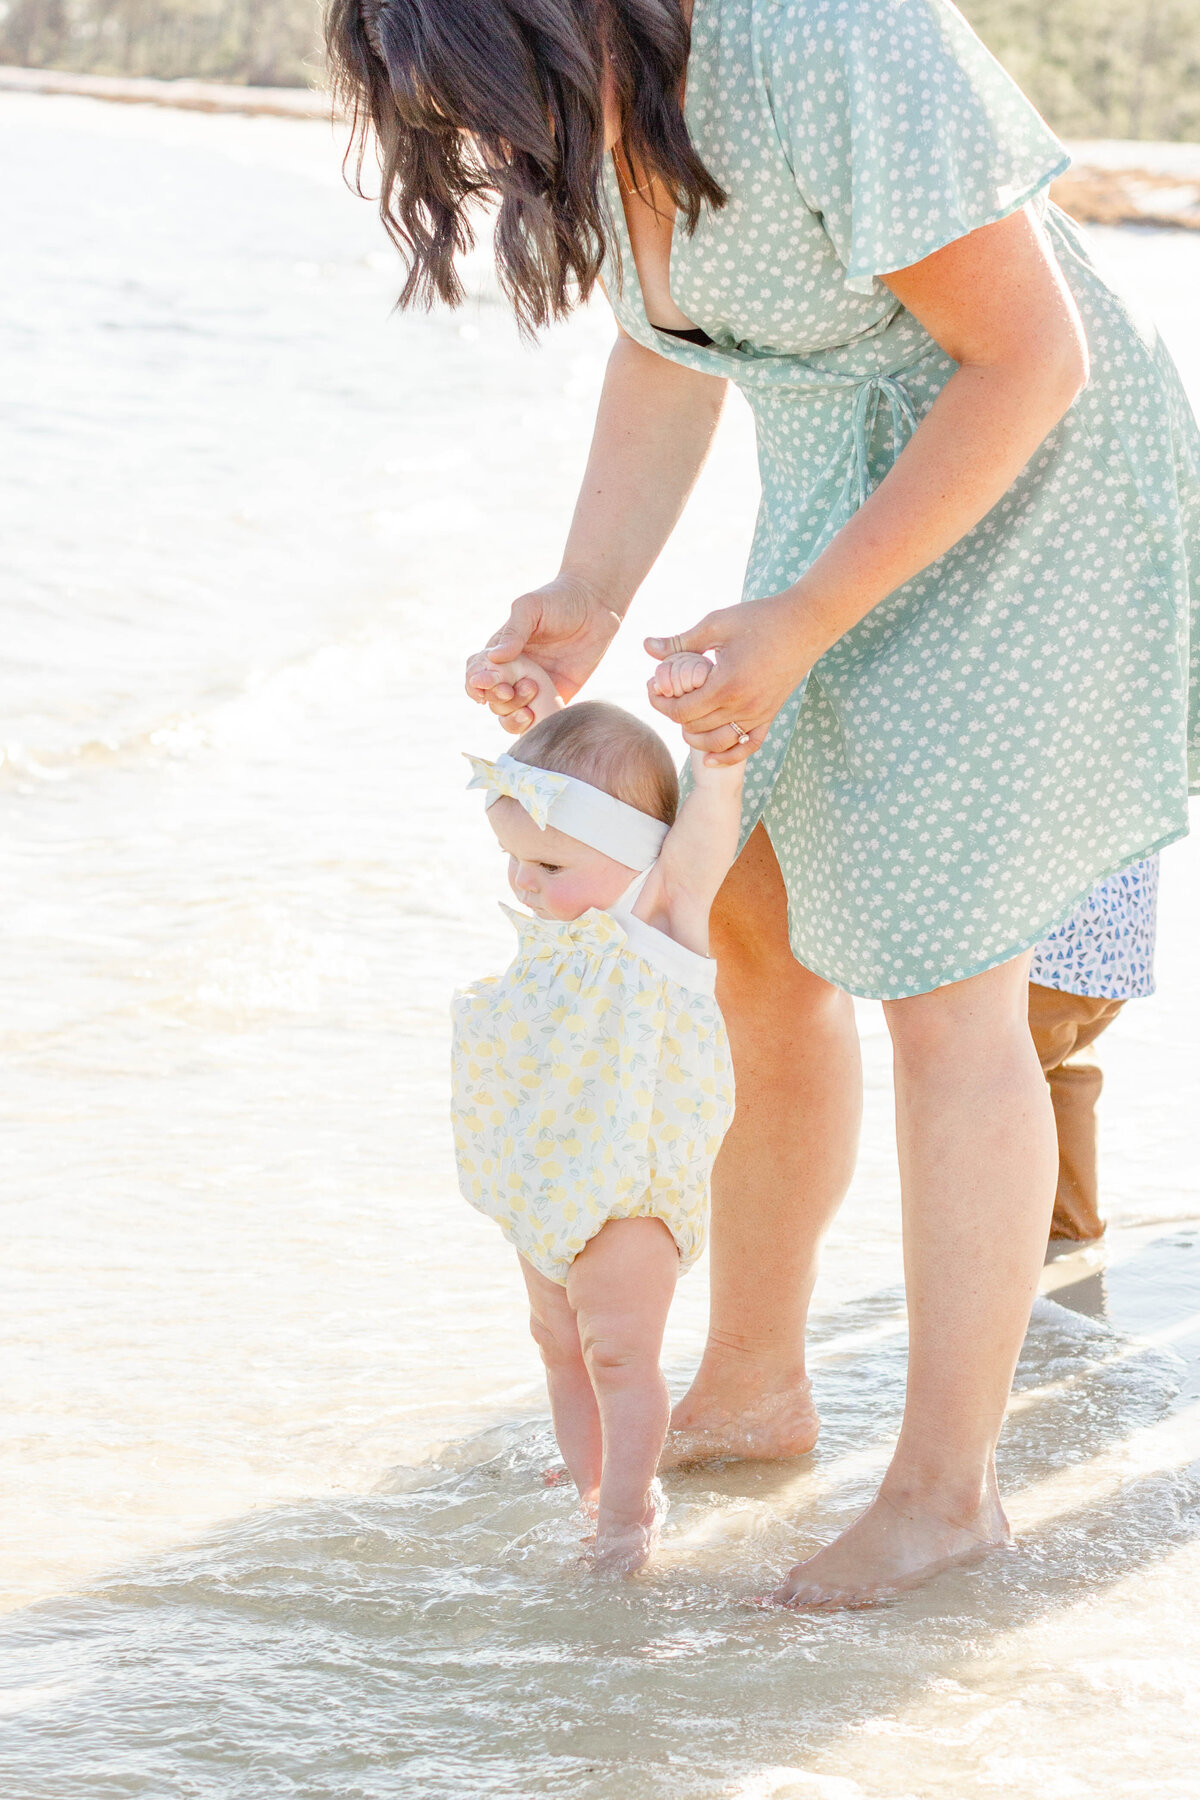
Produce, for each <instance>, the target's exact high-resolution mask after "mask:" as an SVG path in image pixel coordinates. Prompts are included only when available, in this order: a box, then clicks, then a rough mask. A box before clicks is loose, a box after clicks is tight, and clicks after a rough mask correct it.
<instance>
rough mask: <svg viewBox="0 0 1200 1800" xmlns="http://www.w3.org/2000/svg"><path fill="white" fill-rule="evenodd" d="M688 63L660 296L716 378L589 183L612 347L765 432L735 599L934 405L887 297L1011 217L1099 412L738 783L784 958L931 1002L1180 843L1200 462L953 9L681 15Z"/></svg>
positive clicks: (928, 354) (778, 4)
mask: <svg viewBox="0 0 1200 1800" xmlns="http://www.w3.org/2000/svg"><path fill="white" fill-rule="evenodd" d="M692 31H693V37H692V52H691V59H690V62H689V66H688V82H687V117H688V122H689V125H690V128H691V132H692V136H693V138H694V141H695V143H696V146H697V149H698V150H699V152H700V154H701V155H702V156H703V158H704V160H705V162H706V163H707V165H708V167H709V168H710V169H711V170H712V172H713V174H714V175H715V176H716V177H717V179H718V180H719V181H720V182H721V183H722V185H723V186H724V187H725V188H726V190H727V191H728V193H729V196H730V198H729V202H728V204H727V205H726V206H725V207H724V208H723V209H721V210H718V211H712V210H710V209H706V210H705V212H704V214H703V216H702V218H701V220H700V224H699V226H698V228H697V230H696V232H695V234H694V236H692V237H691V238H689V237H688V236H687V235H686V233H685V232H684V230H683V228H682V227H678V228H677V229H676V231H675V238H674V244H673V248H672V259H671V291H672V294H673V297H674V299H675V301H676V302H677V304H678V305H679V306H680V307H681V308H682V309H683V311H684V312H685V313H686V314H687V315H688V316H689V317H690V318H691V319H692V320H693V321H694V322H695V324H696V325H697V326H699V327H701V328H703V330H704V331H706V332H707V333H708V334H709V335H710V337H711V338H712V340H713V343H712V345H711V346H699V345H695V344H691V343H688V342H685V341H682V340H680V339H678V338H675V337H671V336H669V335H668V334H666V333H663V332H659V331H656V330H654V328H653V327H652V326H651V325H650V323H649V322H648V320H647V317H646V312H645V309H644V306H643V303H642V299H641V294H640V290H639V287H638V281H637V273H636V269H635V267H634V264H633V258H632V255H631V254H630V253H629V245H628V239H627V235H626V230H625V223H624V216H623V213H622V209H621V205H620V197H619V194H618V191H617V188H616V182H615V175H614V173H613V171H612V170H611V169H610V170H609V172H608V183H609V197H610V202H611V205H612V212H613V219H614V225H615V228H616V242H615V248H614V252H613V255H612V257H611V260H610V266H609V268H608V270H607V271H606V276H605V285H606V288H607V290H608V293H609V295H610V298H611V299H612V301H613V304H614V308H615V311H616V313H617V317H618V319H619V320H620V322H621V324H622V325H623V326H624V328H625V329H626V331H628V332H629V333H630V335H631V336H632V337H634V338H635V339H636V340H637V341H638V342H640V343H642V344H644V345H647V346H649V347H650V348H652V349H654V350H656V351H658V352H659V354H661V355H663V356H666V357H668V358H670V359H671V360H673V361H675V362H678V363H683V364H686V365H688V366H690V367H693V368H697V369H701V370H704V371H705V372H707V373H710V374H716V375H724V376H728V377H730V378H731V379H732V380H733V381H735V382H736V383H737V384H738V386H739V387H740V388H742V390H743V391H744V393H745V395H746V397H747V399H748V401H749V403H750V405H751V407H752V409H753V411H754V415H755V421H756V426H757V433H758V446H759V461H760V468H761V474H762V504H761V509H760V514H759V520H758V528H757V531H756V535H755V540H754V546H753V549H752V552H751V556H750V562H749V567H748V569H747V573H746V581H745V589H744V595H743V597H744V598H747V599H749V598H753V597H755V596H759V595H766V594H770V593H775V592H778V591H779V590H780V589H782V588H785V587H787V586H789V585H790V584H791V583H792V582H794V581H795V580H796V579H797V578H798V577H799V576H800V575H801V574H802V573H803V572H804V570H805V569H806V568H807V566H808V565H809V564H810V563H811V562H812V561H813V559H814V558H815V556H816V555H817V554H818V553H819V552H820V550H821V549H822V548H823V547H824V546H825V544H826V543H828V541H829V539H830V537H831V536H832V535H833V534H834V533H835V532H836V531H837V530H838V528H839V527H840V526H841V525H842V524H843V523H844V522H845V521H846V519H847V518H848V517H849V516H850V514H851V513H852V512H853V510H854V509H855V507H857V506H858V505H859V504H861V501H862V500H863V498H865V496H866V494H867V492H869V490H870V488H871V487H872V486H873V485H874V484H875V483H876V482H878V481H879V480H880V479H882V477H883V475H884V474H885V473H886V472H887V470H888V468H889V467H890V466H891V463H892V461H893V460H894V458H895V456H896V455H897V454H898V452H899V450H900V449H901V448H902V447H903V445H904V444H905V443H906V442H907V440H908V437H909V435H910V434H911V432H912V429H913V427H914V425H915V424H916V422H917V421H918V420H919V419H920V418H921V416H922V415H923V414H924V413H925V412H926V411H927V410H928V408H929V407H930V405H931V404H932V403H933V401H934V399H935V398H936V396H937V394H938V392H939V391H940V389H941V388H942V386H943V385H944V384H945V382H946V381H947V380H948V379H949V377H950V376H951V375H952V374H953V372H954V368H955V365H954V363H953V362H951V360H950V359H949V358H948V357H947V356H946V355H945V354H944V353H943V352H942V351H941V350H940V349H939V348H938V346H937V345H936V344H935V343H934V342H933V341H932V340H931V338H930V337H929V336H928V334H927V333H926V332H925V331H924V329H923V328H922V327H921V326H920V325H919V324H918V322H917V320H916V319H915V318H914V317H913V316H912V314H910V313H908V312H906V311H905V309H904V308H903V307H901V306H900V304H899V302H898V301H897V300H896V298H895V296H894V295H893V294H892V293H891V292H890V290H889V289H888V288H887V287H886V286H885V285H884V283H883V282H882V281H881V280H880V279H879V276H880V274H881V273H884V272H887V271H889V270H894V269H899V268H903V267H906V266H908V265H910V264H912V263H914V262H917V261H919V260H920V259H921V258H922V257H925V256H927V255H930V254H931V253H932V252H933V251H934V250H936V249H939V248H940V247H942V246H943V245H945V244H947V243H950V242H952V241H953V240H955V239H956V238H959V237H961V236H963V235H964V234H965V233H967V232H970V231H973V230H975V229H976V228H977V227H979V226H982V225H984V224H987V223H988V222H990V221H993V220H997V219H1000V218H1003V217H1004V216H1006V215H1007V214H1009V213H1011V212H1013V211H1014V210H1015V209H1016V208H1018V207H1020V206H1022V205H1023V204H1025V203H1027V202H1033V203H1035V205H1036V207H1037V209H1038V211H1039V213H1040V214H1041V216H1042V217H1043V219H1044V220H1045V224H1046V227H1047V230H1048V232H1049V235H1050V238H1051V241H1052V243H1053V246H1054V249H1055V252H1056V254H1057V256H1058V258H1059V260H1060V262H1061V264H1062V267H1063V270H1064V272H1065V274H1066V278H1067V281H1068V283H1069V284H1070V287H1071V289H1072V291H1073V293H1074V295H1075V297H1076V300H1077V302H1078V304H1079V307H1080V311H1081V313H1082V316H1083V319H1084V323H1085V326H1086V330H1087V335H1088V342H1089V346H1090V351H1091V363H1092V373H1091V379H1090V382H1089V384H1088V386H1087V388H1086V389H1085V391H1084V393H1083V394H1082V395H1081V397H1080V398H1079V400H1078V401H1077V402H1076V404H1075V406H1074V407H1073V408H1072V410H1071V411H1070V413H1069V414H1068V415H1067V417H1066V418H1065V419H1064V420H1063V422H1062V423H1061V424H1060V425H1059V426H1058V427H1057V428H1056V429H1055V430H1054V431H1053V432H1052V433H1051V434H1050V436H1049V437H1048V438H1047V439H1046V441H1045V443H1044V444H1043V445H1042V446H1041V448H1040V449H1039V450H1038V452H1037V454H1036V455H1035V456H1034V458H1033V460H1032V461H1031V463H1030V464H1029V466H1028V467H1027V468H1026V470H1025V471H1024V473H1023V474H1022V475H1021V476H1020V478H1019V479H1018V480H1017V481H1016V482H1015V483H1014V485H1013V486H1012V488H1011V489H1010V490H1009V492H1008V493H1007V494H1006V495H1005V497H1004V498H1003V499H1002V500H1001V501H1000V503H999V504H998V505H997V506H995V507H994V508H993V509H992V511H991V513H989V515H988V517H987V518H986V519H984V520H983V522H982V523H981V524H980V525H979V526H977V527H976V528H975V530H973V531H972V532H970V533H969V534H968V535H967V536H966V537H965V538H964V539H962V541H961V542H960V543H958V544H957V545H955V546H954V547H953V548H952V549H951V550H950V551H949V552H948V553H947V554H946V555H945V556H943V557H942V558H941V559H940V560H939V561H938V562H937V563H935V564H934V565H933V566H932V567H931V568H929V569H928V570H926V571H925V572H924V573H923V574H921V575H919V576H918V577H916V578H915V579H914V580H912V581H910V582H908V583H907V584H906V585H905V586H904V587H902V588H900V589H898V590H897V591H896V592H895V593H894V594H892V595H891V596H890V597H889V598H888V599H887V600H885V601H884V602H883V603H882V604H881V605H879V606H877V607H876V608H875V609H874V610H873V611H872V612H871V613H870V614H869V615H868V616H867V617H866V618H865V619H863V620H862V621H861V623H860V624H858V625H857V626H855V627H854V629H853V630H851V631H849V632H848V633H847V634H846V636H845V637H843V638H842V639H841V640H840V642H839V643H837V644H836V645H835V646H834V647H833V649H832V650H830V651H829V652H828V653H827V654H826V655H825V656H823V657H822V658H821V660H820V661H819V662H818V663H817V664H816V666H815V668H814V669H813V671H812V674H811V675H810V676H809V678H808V680H807V682H806V683H805V684H804V685H803V686H802V687H800V688H799V689H797V691H796V692H795V693H794V694H793V695H792V696H791V698H790V700H789V701H788V702H787V703H786V704H785V705H784V707H783V708H782V710H781V711H780V713H779V714H778V716H777V718H776V719H775V722H774V724H773V726H772V728H771V731H770V734H769V736H768V738H767V741H766V743H765V744H764V746H763V748H762V749H761V750H760V751H759V752H758V754H757V755H755V756H754V757H752V758H751V760H750V763H749V765H748V768H747V780H746V790H745V810H744V814H743V821H742V823H743V835H744V836H748V835H749V832H750V831H751V829H752V828H753V827H754V825H755V824H756V823H757V822H758V820H759V819H762V820H763V822H764V823H765V825H766V827H767V829H768V831H769V832H770V835H771V839H772V842H773V844H774V847H775V851H776V854H777V856H778V858H779V862H780V866H781V869H782V871H783V876H784V880H785V882H786V884H787V891H788V904H789V920H790V931H791V942H792V948H793V951H794V953H795V955H796V956H797V958H798V959H799V960H800V961H801V962H803V963H804V964H806V965H807V966H808V967H809V968H810V969H812V970H814V971H815V972H816V973H817V974H819V975H823V976H825V977H826V978H827V979H828V980H830V981H833V982H835V983H837V984H838V986H840V987H843V988H847V989H849V990H850V991H851V992H852V993H856V994H862V995H866V996H869V997H873V998H879V999H889V998H899V997H901V996H903V995H906V994H916V993H924V992H927V991H928V990H930V989H932V988H936V987H939V986H941V985H943V984H944V983H946V982H951V981H958V980H961V979H963V978H965V977H967V976H970V975H973V974H976V973H978V972H980V971H981V970H983V969H987V968H991V967H993V966H995V965H996V964H998V963H1001V962H1005V961H1007V960H1008V959H1009V958H1010V957H1012V956H1015V955H1016V954H1017V953H1018V952H1019V951H1021V950H1024V949H1026V948H1028V947H1029V946H1030V945H1032V944H1035V943H1037V942H1038V940H1039V939H1041V938H1042V937H1043V936H1045V934H1046V933H1047V931H1048V930H1049V929H1050V928H1052V927H1053V926H1054V925H1055V924H1056V923H1057V922H1058V921H1060V920H1061V919H1063V918H1064V917H1065V916H1066V915H1067V914H1068V913H1069V912H1070V911H1071V910H1072V908H1073V907H1074V906H1075V905H1076V904H1077V903H1078V902H1079V901H1080V900H1081V899H1082V898H1083V896H1084V895H1085V894H1086V893H1087V892H1088V891H1089V890H1090V889H1091V888H1092V887H1093V885H1094V884H1095V883H1096V881H1097V880H1099V879H1100V878H1102V877H1103V876H1106V875H1107V874H1109V873H1110V872H1112V871H1114V870H1117V869H1121V868H1124V867H1126V866H1127V865H1128V864H1129V863H1130V862H1132V861H1134V860H1135V859H1136V858H1139V857H1143V856H1145V855H1147V854H1149V853H1150V852H1151V851H1153V850H1154V849H1155V848H1156V847H1158V846H1160V845H1163V844H1166V843H1168V842H1170V841H1171V840H1172V839H1174V838H1177V837H1180V836H1182V835H1183V834H1184V833H1185V832H1186V830H1187V793H1188V781H1189V770H1188V745H1189V741H1190V747H1191V754H1192V758H1193V761H1192V767H1191V777H1192V781H1193V783H1196V782H1197V776H1198V775H1200V767H1198V766H1197V765H1198V764H1200V751H1198V747H1197V737H1198V730H1200V723H1198V719H1197V713H1198V711H1200V708H1198V706H1197V699H1198V694H1200V631H1197V629H1196V627H1195V620H1194V614H1195V609H1196V605H1197V586H1196V574H1195V571H1196V568H1197V565H1198V563H1200V557H1198V555H1197V550H1198V540H1200V484H1198V469H1200V441H1198V438H1197V433H1196V427H1195V422H1194V420H1193V418H1192V415H1191V412H1190V409H1189V407H1188V403H1187V400H1186V398H1185V397H1184V395H1183V392H1182V389H1181V387H1180V384H1179V381H1178V378H1177V376H1176V374H1175V371H1174V368H1173V366H1172V364H1171V362H1170V360H1169V358H1168V356H1167V354H1166V352H1165V351H1164V349H1163V348H1162V346H1161V344H1160V343H1159V341H1158V339H1157V336H1156V334H1155V332H1154V329H1153V327H1152V326H1151V325H1149V324H1147V323H1145V322H1144V321H1140V320H1137V319H1135V318H1134V316H1133V315H1132V313H1131V312H1130V310H1129V308H1128V307H1127V306H1126V304H1125V303H1124V302H1123V301H1122V300H1121V299H1120V298H1118V296H1117V295H1116V294H1115V293H1114V292H1113V291H1112V290H1111V288H1110V287H1109V286H1108V285H1107V284H1106V282H1105V280H1104V279H1103V277H1102V276H1101V275H1100V274H1099V273H1098V272H1097V270H1096V268H1095V266H1094V265H1093V262H1092V259H1091V256H1090V253H1089V250H1088V247H1087V245H1086V242H1085V240H1084V239H1083V237H1082V236H1081V234H1080V233H1079V231H1078V230H1077V229H1076V227H1075V226H1074V225H1073V224H1072V223H1071V221H1070V220H1068V219H1067V218H1066V217H1065V215H1064V214H1063V213H1061V212H1060V211H1059V210H1058V209H1057V208H1056V207H1054V206H1053V205H1051V204H1049V202H1048V201H1047V199H1046V195H1045V190H1046V188H1047V187H1048V185H1049V183H1050V182H1051V180H1052V179H1053V178H1054V177H1055V176H1056V175H1058V174H1059V173H1061V171H1062V170H1063V169H1064V168H1065V167H1066V166H1067V162H1068V158H1067V156H1066V154H1065V152H1064V151H1063V148H1062V146H1061V145H1060V144H1059V143H1058V141H1057V140H1056V139H1055V138H1054V136H1053V135H1052V134H1051V132H1050V130H1049V129H1048V127H1047V126H1046V125H1045V124H1044V122H1043V121H1042V119H1041V118H1040V117H1039V116H1038V114H1037V113H1036V112H1035V111H1034V110H1033V108H1032V107H1031V106H1030V105H1029V104H1028V102H1027V101H1026V100H1025V99H1024V98H1023V97H1022V95H1021V94H1020V92H1019V90H1018V89H1017V88H1016V87H1015V86H1014V85H1013V83H1012V81H1011V80H1010V79H1009V77H1008V76H1007V75H1006V74H1005V73H1004V71H1003V70H1002V69H1001V68H1000V66H999V64H998V63H996V62H995V61H994V59H993V58H992V57H991V56H990V55H989V54H988V52H987V51H986V50H985V49H984V47H983V45H982V44H981V43H980V42H979V40H978V38H977V37H976V36H975V35H974V33H973V32H972V31H971V30H970V28H969V26H968V25H967V24H966V22H965V21H964V19H963V18H962V16H961V14H960V13H959V12H957V11H956V9H955V8H954V7H953V6H951V5H949V4H948V3H947V0H696V8H695V14H694V18H693V27H692ZM1189 677H1190V682H1191V705H1192V714H1191V734H1190V740H1189V722H1188V711H1189Z"/></svg>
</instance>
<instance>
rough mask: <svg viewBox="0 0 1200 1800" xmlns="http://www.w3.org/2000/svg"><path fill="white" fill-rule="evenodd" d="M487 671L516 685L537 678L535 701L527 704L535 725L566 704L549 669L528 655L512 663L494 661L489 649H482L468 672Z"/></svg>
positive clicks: (527, 701) (474, 657)
mask: <svg viewBox="0 0 1200 1800" xmlns="http://www.w3.org/2000/svg"><path fill="white" fill-rule="evenodd" d="M483 673H486V674H491V675H494V676H495V677H496V679H497V681H507V682H509V683H510V684H511V685H512V686H515V685H516V683H517V682H518V681H524V680H528V681H536V682H537V693H536V694H535V695H534V696H533V699H532V700H526V701H525V703H524V704H525V705H526V706H527V707H528V708H529V710H530V712H531V713H532V714H533V722H534V724H535V725H540V724H541V722H542V720H543V719H548V718H549V717H550V714H551V713H556V712H561V710H562V708H563V707H564V706H565V705H566V702H565V700H561V699H560V698H559V696H558V694H557V692H556V690H555V687H554V683H553V682H552V681H551V679H550V677H549V676H548V675H547V673H546V671H545V669H542V668H539V667H538V665H537V663H535V662H534V661H532V659H531V658H530V657H528V656H514V657H513V659H512V661H511V662H506V663H503V664H501V663H494V662H492V661H490V660H489V657H488V653H487V651H486V650H481V651H480V653H479V655H478V656H473V657H472V658H471V661H470V663H469V664H468V674H469V675H471V676H474V675H476V674H483Z"/></svg>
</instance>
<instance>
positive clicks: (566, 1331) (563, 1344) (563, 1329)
mask: <svg viewBox="0 0 1200 1800" xmlns="http://www.w3.org/2000/svg"><path fill="white" fill-rule="evenodd" d="M529 1330H530V1335H531V1336H532V1338H533V1341H534V1343H535V1344H536V1345H537V1347H538V1349H539V1350H540V1352H541V1356H542V1361H543V1362H544V1363H545V1365H546V1367H547V1368H548V1369H564V1368H569V1367H571V1366H572V1365H576V1364H578V1363H580V1362H581V1361H582V1360H583V1348H582V1346H581V1344H580V1342H579V1326H578V1325H577V1324H576V1322H575V1315H574V1313H572V1312H570V1311H569V1310H568V1309H567V1308H566V1307H565V1306H564V1308H563V1311H562V1313H561V1314H556V1315H555V1316H553V1317H547V1316H546V1315H545V1314H544V1313H539V1312H538V1311H537V1309H536V1308H533V1309H531V1310H530V1314H529Z"/></svg>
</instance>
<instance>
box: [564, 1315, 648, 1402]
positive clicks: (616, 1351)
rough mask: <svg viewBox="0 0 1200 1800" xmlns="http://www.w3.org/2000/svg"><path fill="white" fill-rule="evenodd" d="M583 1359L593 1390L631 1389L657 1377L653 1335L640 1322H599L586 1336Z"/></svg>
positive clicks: (583, 1336) (583, 1343) (590, 1328)
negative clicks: (630, 1387)
mask: <svg viewBox="0 0 1200 1800" xmlns="http://www.w3.org/2000/svg"><path fill="white" fill-rule="evenodd" d="M582 1351H583V1359H584V1362H585V1363H586V1364H587V1371H588V1374H589V1375H590V1376H591V1378H592V1385H593V1387H595V1388H597V1389H598V1390H602V1389H605V1388H610V1389H612V1388H622V1387H629V1386H631V1385H633V1384H636V1383H640V1382H644V1381H645V1380H647V1379H648V1378H651V1377H653V1376H655V1375H657V1372H658V1350H657V1345H656V1344H655V1343H654V1342H653V1341H652V1335H651V1334H650V1333H648V1332H647V1331H645V1330H644V1329H643V1328H641V1327H640V1326H639V1325H637V1324H636V1323H633V1322H630V1323H628V1324H623V1323H620V1322H611V1323H603V1322H599V1321H597V1322H595V1323H593V1324H591V1325H590V1326H589V1327H588V1329H586V1330H585V1331H584V1332H583V1334H582Z"/></svg>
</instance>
